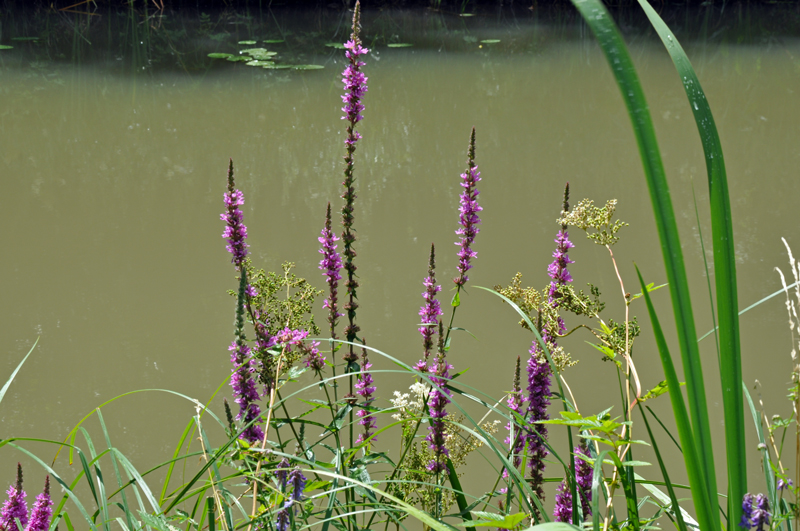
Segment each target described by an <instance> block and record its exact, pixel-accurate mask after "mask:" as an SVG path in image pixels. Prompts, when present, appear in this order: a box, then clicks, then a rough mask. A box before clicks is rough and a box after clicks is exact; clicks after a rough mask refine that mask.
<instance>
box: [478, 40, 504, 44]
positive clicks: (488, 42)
mask: <svg viewBox="0 0 800 531" xmlns="http://www.w3.org/2000/svg"><path fill="white" fill-rule="evenodd" d="M498 42H500V39H483V40H482V41H481V44H497V43H498Z"/></svg>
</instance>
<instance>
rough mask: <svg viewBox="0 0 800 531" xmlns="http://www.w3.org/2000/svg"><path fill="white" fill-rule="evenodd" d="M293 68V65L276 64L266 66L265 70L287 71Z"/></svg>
mask: <svg viewBox="0 0 800 531" xmlns="http://www.w3.org/2000/svg"><path fill="white" fill-rule="evenodd" d="M291 67H292V66H291V65H276V64H274V63H273V64H271V65H266V66H264V68H265V69H267V70H286V69H287V68H291Z"/></svg>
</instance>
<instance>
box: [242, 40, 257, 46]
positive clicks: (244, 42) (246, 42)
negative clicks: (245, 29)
mask: <svg viewBox="0 0 800 531" xmlns="http://www.w3.org/2000/svg"><path fill="white" fill-rule="evenodd" d="M239 44H243V45H245V46H251V45H253V44H257V41H239Z"/></svg>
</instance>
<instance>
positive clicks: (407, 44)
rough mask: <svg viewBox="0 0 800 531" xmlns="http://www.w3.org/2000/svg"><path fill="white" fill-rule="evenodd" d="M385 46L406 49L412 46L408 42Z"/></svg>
mask: <svg viewBox="0 0 800 531" xmlns="http://www.w3.org/2000/svg"><path fill="white" fill-rule="evenodd" d="M386 46H388V47H389V48H408V47H410V46H414V45H413V44H411V43H409V42H393V43H391V44H387V45H386Z"/></svg>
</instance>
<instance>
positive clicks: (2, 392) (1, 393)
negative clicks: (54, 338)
mask: <svg viewBox="0 0 800 531" xmlns="http://www.w3.org/2000/svg"><path fill="white" fill-rule="evenodd" d="M38 343H39V338H38V337H37V338H36V341H34V343H33V346H32V347H31V349H30V350H29V351H28V353H27V354H25V357H24V358H22V361H21V362H19V365H17V368H16V369H14V372H12V373H11V376H9V377H8V380H7V381H6V383H5V385H3V388H2V389H0V403H1V402H3V397H4V396H6V391H8V388H9V387H11V382H13V381H14V378H16V376H17V373H18V372H19V370H20V369H21V368H22V365H23V364H24V363H25V361H26V360H27V359H28V356H30V355H31V352H33V349H35V348H36V345H37V344H38Z"/></svg>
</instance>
